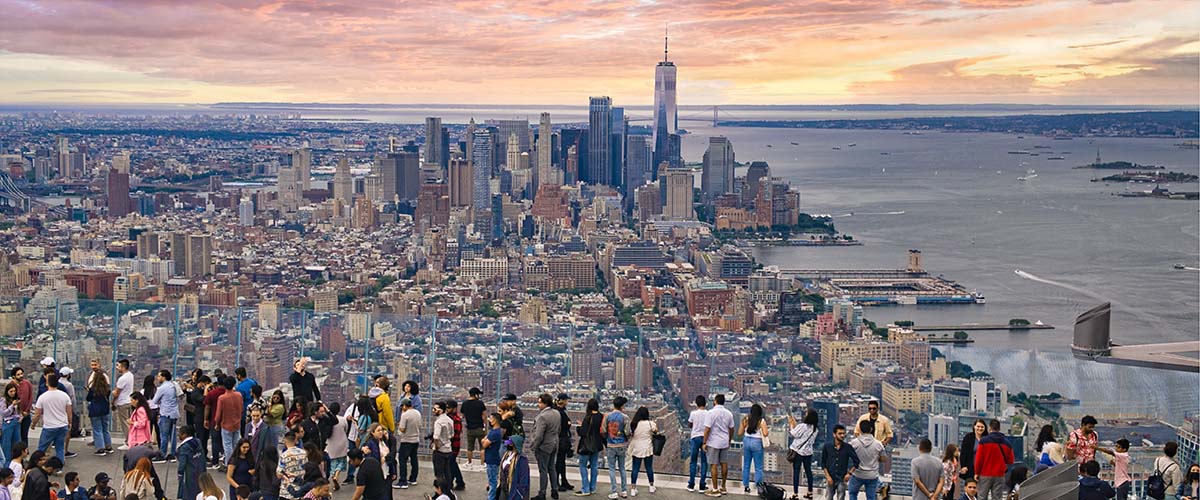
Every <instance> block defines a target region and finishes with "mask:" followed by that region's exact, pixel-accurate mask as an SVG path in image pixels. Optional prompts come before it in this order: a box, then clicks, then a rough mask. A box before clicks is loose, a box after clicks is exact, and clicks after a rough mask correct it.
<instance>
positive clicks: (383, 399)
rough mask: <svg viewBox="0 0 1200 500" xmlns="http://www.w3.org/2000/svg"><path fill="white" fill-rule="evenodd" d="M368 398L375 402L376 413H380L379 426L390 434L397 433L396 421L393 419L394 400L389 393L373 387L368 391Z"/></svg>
mask: <svg viewBox="0 0 1200 500" xmlns="http://www.w3.org/2000/svg"><path fill="white" fill-rule="evenodd" d="M367 397H369V398H371V399H372V400H374V401H375V411H378V412H379V425H382V426H383V428H384V429H387V430H388V432H396V420H395V419H394V418H393V417H392V398H391V397H389V396H388V394H387V391H384V390H383V389H380V388H378V387H372V388H371V390H370V391H367Z"/></svg>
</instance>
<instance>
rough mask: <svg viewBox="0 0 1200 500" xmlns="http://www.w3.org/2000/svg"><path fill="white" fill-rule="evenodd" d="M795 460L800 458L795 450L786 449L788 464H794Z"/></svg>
mask: <svg viewBox="0 0 1200 500" xmlns="http://www.w3.org/2000/svg"><path fill="white" fill-rule="evenodd" d="M797 458H800V454H799V453H796V450H793V449H791V448H788V454H787V461H788V463H795V462H796V459H797Z"/></svg>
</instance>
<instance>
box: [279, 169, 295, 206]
mask: <svg viewBox="0 0 1200 500" xmlns="http://www.w3.org/2000/svg"><path fill="white" fill-rule="evenodd" d="M275 183H276V184H277V188H278V190H279V205H280V208H281V209H282V210H283V211H285V212H295V211H296V210H298V209H299V207H300V198H301V196H300V191H299V190H298V189H297V188H298V187H299V183H298V182H296V169H294V168H281V169H279V175H278V176H277V177H276V182H275Z"/></svg>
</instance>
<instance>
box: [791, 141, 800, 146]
mask: <svg viewBox="0 0 1200 500" xmlns="http://www.w3.org/2000/svg"><path fill="white" fill-rule="evenodd" d="M792 145H793V146H799V145H800V143H798V142H793V143H792Z"/></svg>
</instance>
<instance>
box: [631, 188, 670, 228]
mask: <svg viewBox="0 0 1200 500" xmlns="http://www.w3.org/2000/svg"><path fill="white" fill-rule="evenodd" d="M659 182H665V180H664V181H655V182H651V183H649V184H643V185H641V186H640V187H638V188H636V189H635V190H634V198H635V199H636V203H635V205H636V207H635V208H636V210H635V212H634V213H635V214H636V215H637V218H638V220H640V221H648V220H651V219H655V218H658V216H659V215H662V211H663V204H662V198H660V197H659V193H658V183H659Z"/></svg>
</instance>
